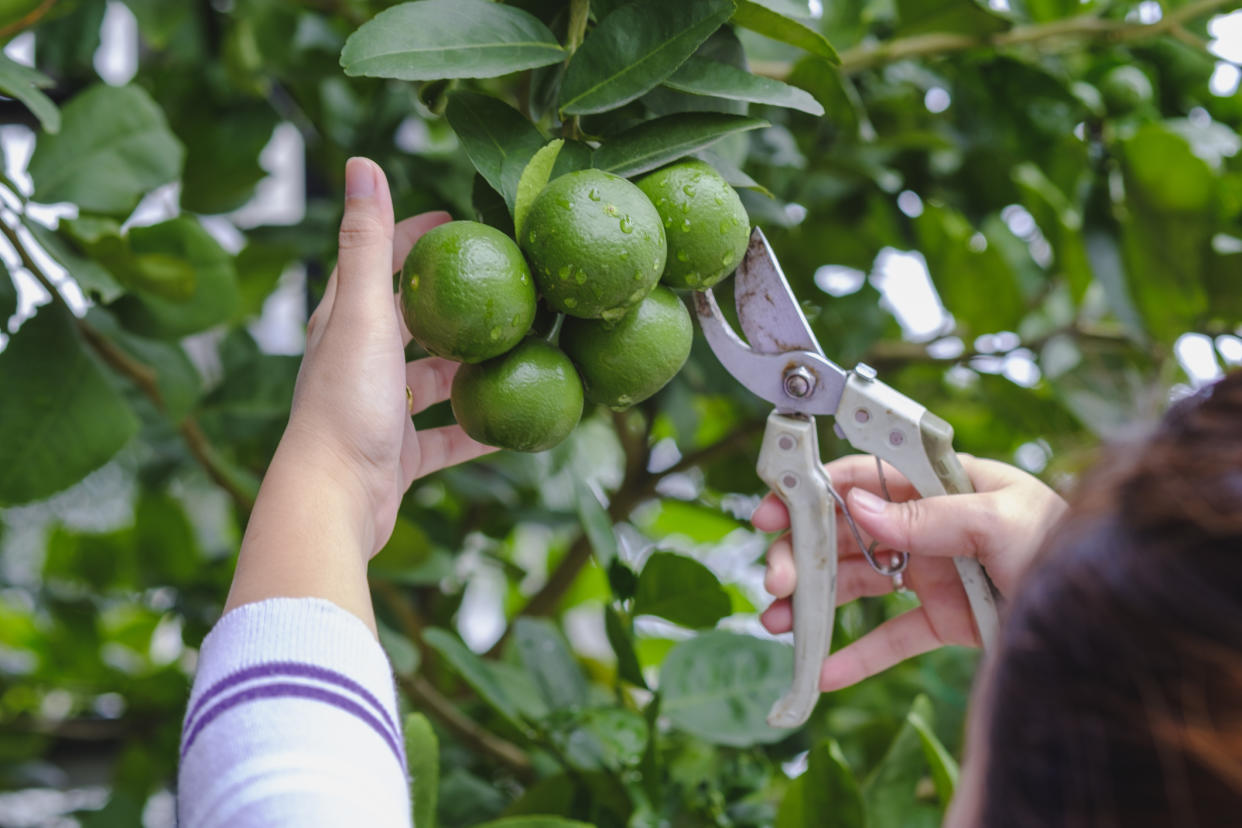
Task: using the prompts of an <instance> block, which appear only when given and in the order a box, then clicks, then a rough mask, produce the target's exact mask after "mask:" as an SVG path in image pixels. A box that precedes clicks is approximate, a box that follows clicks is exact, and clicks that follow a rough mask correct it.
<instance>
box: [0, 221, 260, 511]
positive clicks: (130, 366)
mask: <svg viewBox="0 0 1242 828" xmlns="http://www.w3.org/2000/svg"><path fill="white" fill-rule="evenodd" d="M0 234H2V235H3V236H4V237H5V238H6V239H7V240H8V242H9V244H10V245H11V246H12V247H13V249H14V250H15V251H16V252H17V255H18V257H19V258H20V259H21V261H22V266H23V267H24V268H25V269H26V270H27V271H28V272H29V273H30V275H31V276H33V277H34V278H35V279H36V280H37V281H38V282H39V284H41V285H42V286H43V288H44V290H46V291H47V292H48V293H49V294H51V297H52V301H53V302H54V303H56V304H58V305H60V307H61V308H63V309H64V310H65V311H66V312H69V313H70V316H71V317H72V318H73V321H74V325H75V326H76V327H77V330H78V332H79V333H80V334H81V336H82V339H83V340H84V341H85V342H86V344H87V345H89V346H90V347H91V350H93V351H94V352H95V353H96V354H97V355H98V356H99V358H100V359H101V360H103V362H104V363H105V364H106V365H107V366H108V367H110V368H111V369H112V370H114V371H116V372H117V373H118V374H120V375H121V376H124V377H126V378H127V379H129V380H130V381H131V382H133V383H134V385H135V386H137V387H138V390H139V391H141V392H142V394H143V395H144V396H145V397H147V399H149V400H151V402H152V403H154V404H155V407H156V408H158V409H159V410H160V411H162V412H164V413H167V408H166V406H165V403H164V395H163V394H162V393H160V387H159V381H158V377H159V375H158V374H157V373H156V371H155V369H153V368H151V366H149V365H147V364H146V363H144V362H142V361H140V360H138V359H135V358H134V357H133V356H131V355H130V354H129V353H127V352H126V351H125V350H124V349H122V348H121V347H120V346H118V345H117V344H116V343H115V342H113V341H112V340H110V339H108V337H106V336H104V334H103V333H101V332H100V331H99V330H98V329H97V328H96V327H95V326H94V325H91V324H90V323H89V322H87V321H86V320H85V319H79V318H78V317H77V316H74V315H73V314H72V312H71V311H70V308H69V303H68V302H67V301H65V297H64V295H63V294H62V293H61V292H60V289H59V288H58V287H57V286H56V284H55V283H54V282H52V280H51V278H50V277H49V276H48V275H47V273H45V272H44V271H43V268H42V267H40V266H39V264H38V262H36V261H35V260H34V257H33V256H32V255H31V253H30V250H29V249H28V248H27V247H26V245H25V244H24V243H23V242H22V239H21V237H20V236H19V235H18V233H17V231H16V230H15V229H14V228H13V227H11V226H10V225H9V223H8V222H7V221H0ZM178 428H179V430H180V432H181V435H182V437H183V438H184V439H185V441H186V444H187V445H188V446H189V449H190V454H192V455H193V456H194V459H195V460H197V461H198V463H199V465H201V466H202V467H203V470H204V471H205V472H207V476H208V477H209V478H211V480H212V481H213V482H214V483H215V484H216V485H218V486H220V488H222V489H224V491H225V492H227V493H228V495H229V497H230V498H232V500H233V503H234V504H236V506H237V507H238V508H239V509H240V510H241V511H242V512H249V511H250V510H251V509H252V508H253V507H254V496H253V495H252V494H251V493H250V492H248V491H246V489H245V488H243V487H242V486H240V485H238V483H237V481H236V480H234V479H233V478H232V477H231V476H230V475H229V473H228V471H227V470H226V469H225V467H224V466H223V465H222V464H221V463H220V462H219V460H218V458H217V455H216V451H215V448H214V447H213V446H212V445H211V441H210V440H209V439H208V437H207V434H206V432H204V431H203V428H202V426H201V425H199V423H198V421H197V420H196V419H195V418H194V417H193V416H192V415H189V414H187V415H186V416H185V418H184V419H183V420H182V421H181V423H180V424H179V426H178Z"/></svg>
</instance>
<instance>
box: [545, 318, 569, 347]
mask: <svg viewBox="0 0 1242 828" xmlns="http://www.w3.org/2000/svg"><path fill="white" fill-rule="evenodd" d="M564 324H565V314H563V313H558V314H557V315H556V319H554V320H553V321H552V328H551V329H550V330H549V331H548V333H547V335H546V336H545V337H544V338H543V340H544V342H547V343H548V344H549V345H555V344H557V342H559V341H560V338H561V326H563V325H564Z"/></svg>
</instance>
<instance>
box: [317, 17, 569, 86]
mask: <svg viewBox="0 0 1242 828" xmlns="http://www.w3.org/2000/svg"><path fill="white" fill-rule="evenodd" d="M564 57H565V51H564V49H562V48H561V45H560V43H558V42H557V40H556V37H555V36H554V35H553V34H552V32H551V31H550V30H549V29H548V27H547V26H545V25H543V23H541V22H540V21H539V19H538V18H536V17H534V16H532V15H530V14H528V13H527V12H524V11H522V10H521V9H515V8H513V7H512V6H504V5H501V4H499V3H491V2H488V0H421V1H420V2H417V3H402V4H401V5H399V6H393V7H392V8H390V9H385V10H384V11H382V12H380V13H379V14H377V15H376V16H375V17H374V18H372V19H371V20H369V21H368V22H366V23H363V24H362V26H360V27H359V28H358V30H357V31H356V32H354V33H353V34H352V35H350V36H349V39H348V40H346V41H345V48H343V49H342V50H341V66H342V67H343V68H344V69H345V74H347V75H366V76H368V77H373V78H397V79H400V80H436V79H439V78H494V77H497V76H499V75H508V74H510V73H512V72H518V71H521V70H522V69H531V68H534V67H536V66H547V65H548V64H551V63H557V62H558V61H560V60H563V59H564Z"/></svg>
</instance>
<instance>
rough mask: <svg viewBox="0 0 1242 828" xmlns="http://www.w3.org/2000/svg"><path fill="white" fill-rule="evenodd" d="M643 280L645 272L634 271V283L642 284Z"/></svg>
mask: <svg viewBox="0 0 1242 828" xmlns="http://www.w3.org/2000/svg"><path fill="white" fill-rule="evenodd" d="M642 280H643V272H642V271H641V270H635V271H634V281H635V282H641V281H642Z"/></svg>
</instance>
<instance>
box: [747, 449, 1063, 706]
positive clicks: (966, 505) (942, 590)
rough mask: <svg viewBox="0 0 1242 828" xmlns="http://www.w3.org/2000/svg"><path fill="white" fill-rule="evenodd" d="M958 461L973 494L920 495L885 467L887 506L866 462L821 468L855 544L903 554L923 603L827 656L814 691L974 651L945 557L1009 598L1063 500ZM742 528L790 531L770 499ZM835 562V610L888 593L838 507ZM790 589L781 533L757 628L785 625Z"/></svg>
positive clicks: (789, 554)
mask: <svg viewBox="0 0 1242 828" xmlns="http://www.w3.org/2000/svg"><path fill="white" fill-rule="evenodd" d="M960 457H961V460H962V464H963V465H964V466H965V468H966V473H967V474H968V475H969V476H970V478H971V481H972V482H973V484H974V487H975V493H973V494H960V495H945V496H940V497H928V498H919V495H918V492H916V491H915V490H914V487H913V486H911V485H910V483H909V481H907V480H906V479H905V478H904V477H902V476H901V475H900V474H898V473H897V472H896V471H894V470H893V469H892V468H891V467H886V468H885V471H884V478H885V481H886V482H887V484H888V489H889V493H890V494H891V495H892V497H893V499H894V501H897V502H894V503H889V502H888V501H886V500H884V499H883V498H882V497H880V496H879V493H880V492H881V491H882V488H881V486H880V481H879V475H878V473H877V471H876V464H875V458H873V457H870V456H867V455H853V456H849V457H842V458H839V459H837V460H834V461H832V462H831V463H828V464H827V465H826V466H825V468H826V470H827V471H828V474H829V476H830V477H831V478H832V483H833V486H834V487H835V488H836V490H837V491H838V492H840V493H841V495H842V497H844V498H845V499H846V503H848V505H849V508H850V514H851V515H853V517H854V520H855V522H856V523H857V524H858V529H859V531H860V532H861V533H862V534H863V541H864V542H865V543H870V541H871V540H872V539H874V540H876V541H877V542H878V547H877V555H878V556H880V560H883V559H884V558H883V556H884V555H885V554H886V553H885V552H883V551H881V550H883V549H890V550H891V549H901V550H905V551H907V552H909V553H910V562H909V565H908V567H907V568H906V572H905V584H906V587H907V588H909V589H911V590H913V591H914V592H915V593H916V594H917V595H918V597H919V600H920V602H921V604H922V606H920V607H918V608H916V609H912V610H910V611H908V612H906V613H904V614H902V615H900V616H898V617H896V618H893V619H890V620H889V621H886V622H885V623H883V624H881V625H880V626H878V627H876V628H875V629H874V630H872V631H871V632H869V633H867V634H866V635H864V636H863V637H862V638H860V639H858V640H857V641H855V642H853V643H852V644H850V645H848V646H846V647H845V648H843V649H841V650H840V651H839V652H835V653H832V654H831V655H830V656H829V657H828V658H827V659H826V660H825V661H824V666H823V670H822V671H821V673H820V679H819V686H820V690H822V691H825V692H827V691H829V690H838V689H840V688H842V687H848V686H849V685H851V684H854V683H856V682H858V681H861V680H862V679H864V678H867V677H868V676H872V675H875V674H876V673H879V672H880V671H882V670H886V669H888V668H889V667H891V666H893V665H894V664H896V663H897V662H899V661H903V660H905V659H907V658H910V657H912V656H916V655H919V654H920V653H924V652H927V651H928V650H932V649H935V648H937V647H941V646H944V645H946V644H966V645H973V646H978V644H979V637H978V632H977V631H976V629H975V626H974V622H973V619H972V617H971V614H970V606H969V604H968V603H967V600H966V592H965V590H964V589H963V588H962V584H961V581H960V580H959V578H958V575H957V569H956V567H955V566H954V564H953V557H954V556H957V555H969V556H971V557H974V558H978V559H979V562H980V563H981V564H983V567H984V569H986V570H987V572H988V575H989V576H990V577H991V578H992V582H993V583H994V584H996V587H997V588H998V589H999V590H1000V591H1001V594H1002V595H1006V594H1009V593H1010V591H1011V590H1012V589H1013V588H1014V585H1015V584H1016V583H1017V581H1018V578H1019V576H1020V575H1021V574H1022V572H1023V571H1024V570H1025V569H1026V567H1027V565H1028V564H1029V563H1030V561H1031V559H1032V558H1033V557H1034V556H1035V553H1036V552H1037V551H1038V549H1039V547H1040V545H1041V544H1042V542H1043V539H1044V537H1045V536H1046V535H1047V533H1048V531H1049V529H1051V527H1052V525H1053V524H1054V523H1055V522H1056V521H1057V520H1058V519H1059V518H1060V517H1061V514H1062V513H1063V512H1064V511H1065V502H1064V501H1063V500H1062V499H1061V498H1060V497H1059V496H1058V495H1057V494H1056V493H1055V492H1053V491H1052V490H1051V489H1050V488H1048V487H1047V486H1045V485H1044V484H1043V483H1041V482H1040V481H1039V480H1037V479H1036V478H1034V477H1032V476H1031V475H1029V474H1027V473H1026V472H1023V471H1021V470H1019V469H1016V468H1014V467H1013V466H1009V465H1006V464H1004V463H998V462H995V461H992V460H980V459H977V458H974V457H970V456H968V455H960ZM751 521H752V523H753V524H754V526H755V528H756V529H759V530H761V531H764V532H776V531H781V530H783V529H787V528H788V527H789V513H788V512H787V511H786V509H785V505H784V504H783V503H782V502H781V501H780V500H779V499H778V498H777V497H776V496H775V495H772V494H769V495H768V496H767V497H766V498H764V499H763V501H762V502H761V503H760V504H759V507H758V508H757V509H756V510H755V513H754V515H753V516H752V517H751ZM837 555H838V558H839V560H838V569H837V606H840V605H841V604H845V603H848V602H850V601H853V600H855V599H857V598H860V597H862V596H864V595H883V594H885V593H888V592H891V591H892V590H893V583H892V579H891V578H889V577H888V576H885V575H880V574H879V573H877V572H876V571H875V570H873V569H872V568H871V565H870V564H869V563H867V560H866V559H865V558H864V557H863V555H862V551H861V550H860V549H859V548H858V544H857V542H856V541H855V540H854V536H853V534H851V533H850V531H849V527H848V525H847V524H846V523H845V520H844V518H843V517H842V516H841V515H840V512H839V510H838V515H837ZM795 584H796V573H795V572H794V562H793V550H792V546H791V544H790V541H789V536H788V535H784V536H782V537H781V538H779V539H778V540H777V541H776V542H775V543H774V544H772V547H771V548H770V549H769V550H768V569H767V575H766V577H765V579H764V588H765V589H767V591H768V592H769V593H771V594H772V595H773V596H775V598H776V600H775V601H774V602H773V603H772V605H771V606H769V607H768V608H767V610H765V611H764V613H763V615H762V617H761V621H762V622H763V625H764V627H766V628H767V629H768V630H769V631H770V632H772V633H782V632H788V631H789V630H790V629H791V628H792V619H793V615H792V608H791V605H790V599H789V596H790V595H792V594H793V591H794V586H795Z"/></svg>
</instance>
